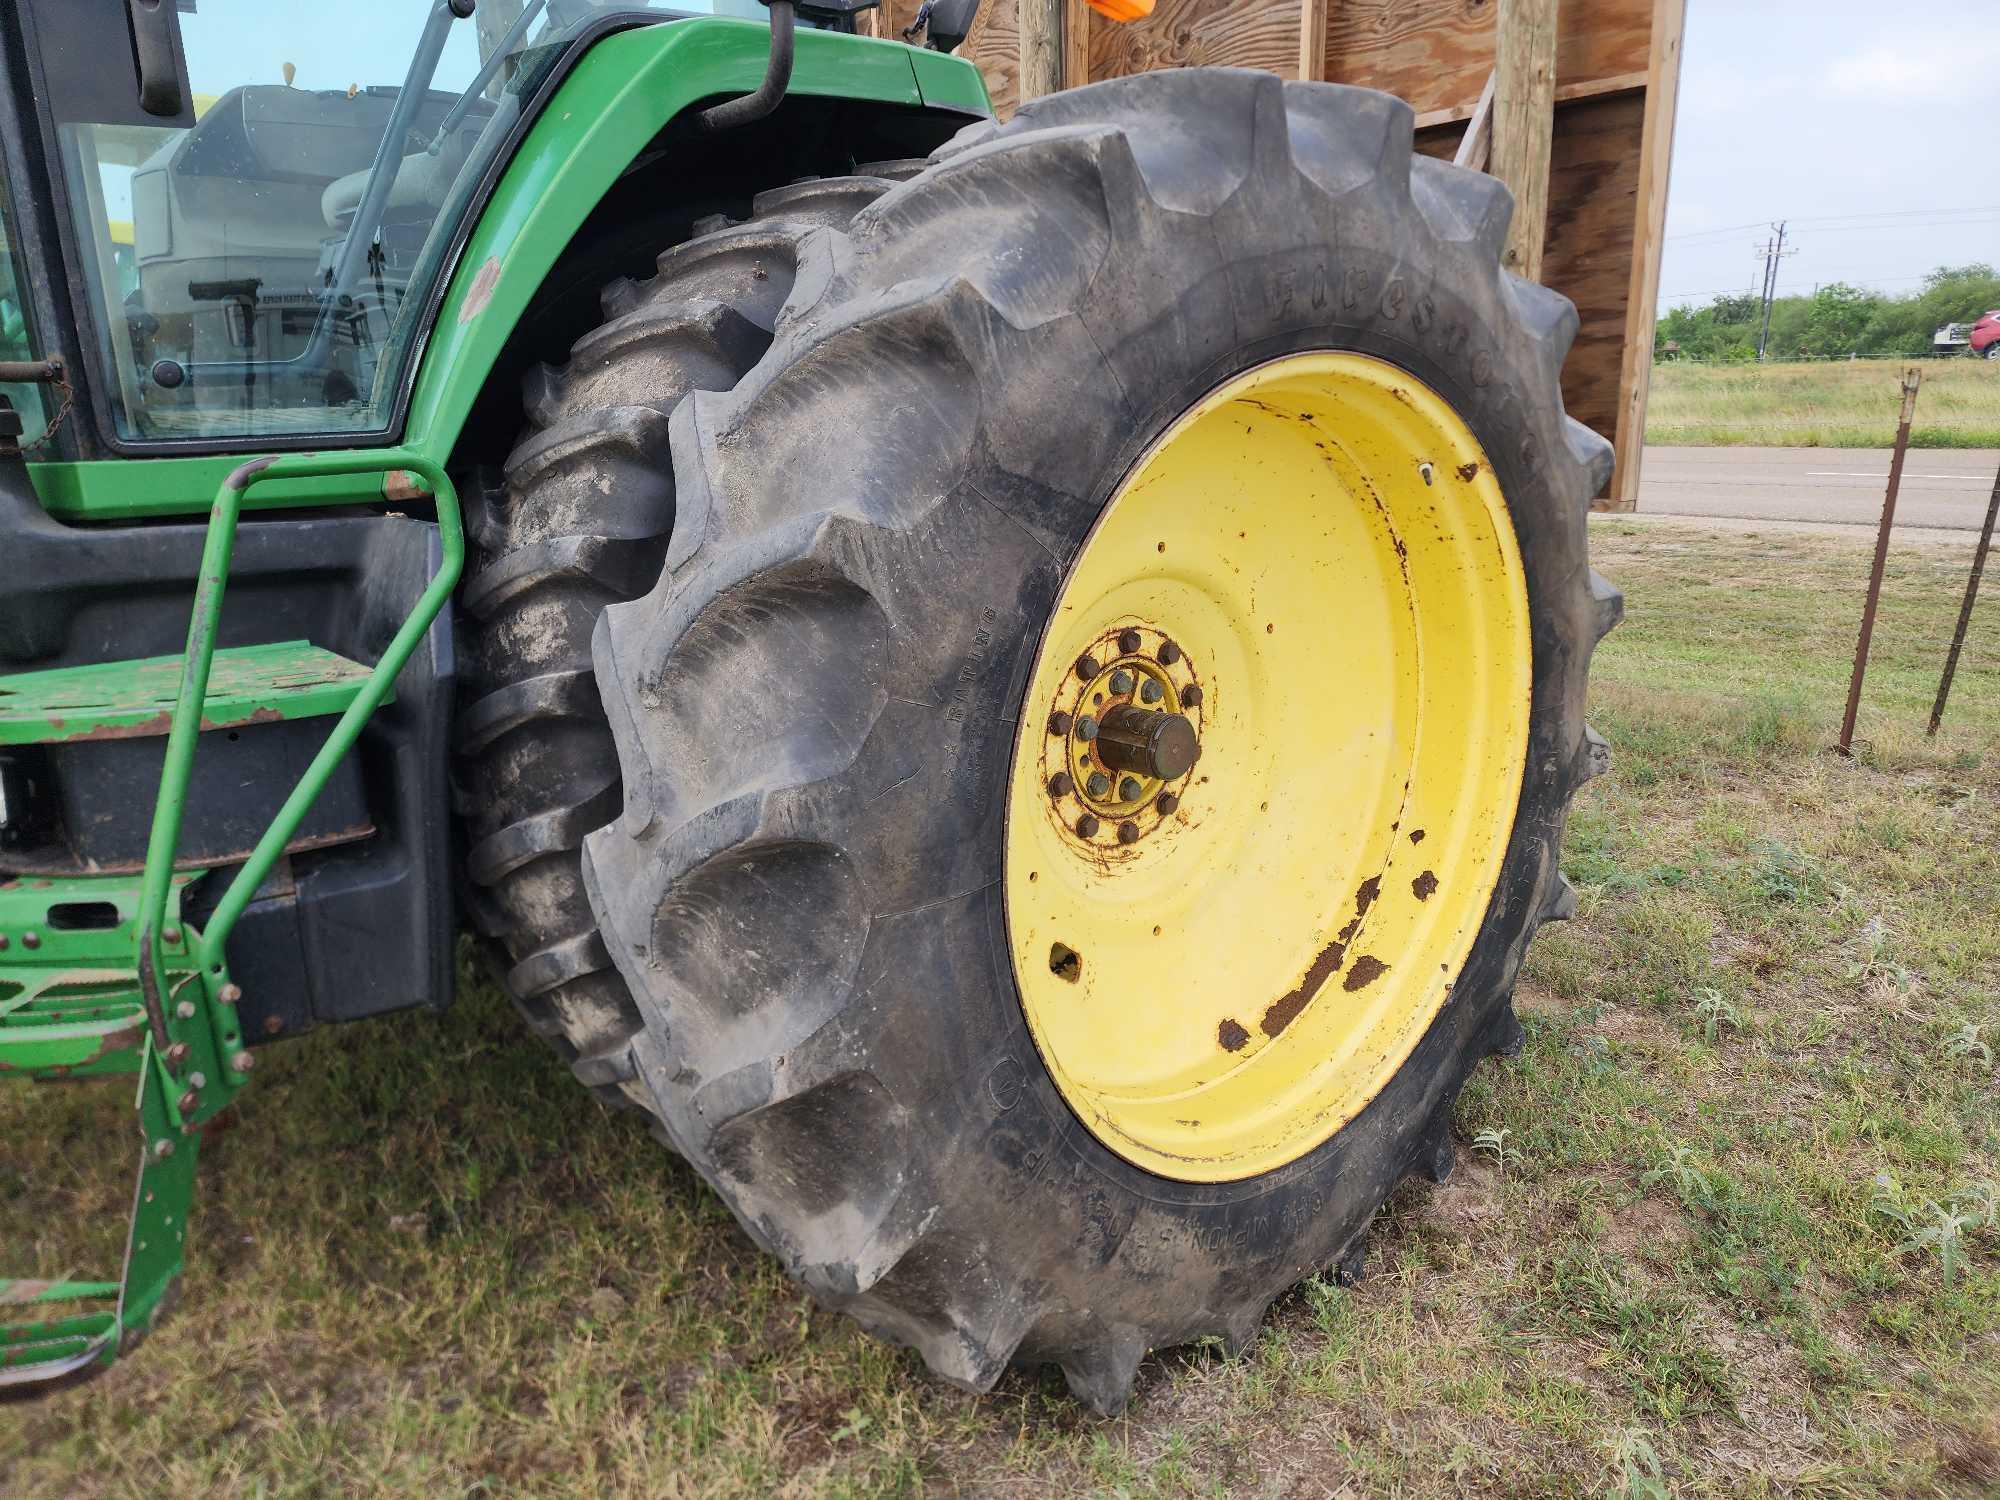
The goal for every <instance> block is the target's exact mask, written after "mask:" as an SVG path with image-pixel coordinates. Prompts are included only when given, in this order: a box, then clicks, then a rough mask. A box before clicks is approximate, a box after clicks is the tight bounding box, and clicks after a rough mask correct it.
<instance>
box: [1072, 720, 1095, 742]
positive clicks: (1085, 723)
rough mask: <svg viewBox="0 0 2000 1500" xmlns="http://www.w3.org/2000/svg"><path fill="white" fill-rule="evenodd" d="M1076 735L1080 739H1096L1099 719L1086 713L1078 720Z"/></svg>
mask: <svg viewBox="0 0 2000 1500" xmlns="http://www.w3.org/2000/svg"><path fill="white" fill-rule="evenodd" d="M1076 737H1077V738H1078V739H1080V740H1094V739H1096V738H1097V720H1095V719H1093V718H1092V717H1091V716H1090V715H1089V714H1085V715H1084V716H1083V717H1082V718H1080V719H1078V720H1077V721H1076Z"/></svg>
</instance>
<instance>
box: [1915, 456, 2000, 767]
mask: <svg viewBox="0 0 2000 1500" xmlns="http://www.w3.org/2000/svg"><path fill="white" fill-rule="evenodd" d="M1996 519H2000V473H1996V474H1994V476H1993V498H1992V499H1991V500H1988V501H1987V502H1986V525H1985V526H1984V527H1982V528H1981V530H1980V533H1979V545H1978V546H1977V547H1975V548H1974V549H1973V552H1972V576H1971V577H1970V578H1967V579H1966V580H1965V603H1963V604H1961V605H1960V606H1959V607H1958V629H1957V630H1955V631H1953V632H1952V637H1951V650H1950V651H1949V652H1948V653H1946V655H1945V659H1944V676H1943V678H1941V679H1940V680H1939V682H1938V695H1937V702H1935V703H1933V704H1932V705H1931V727H1930V728H1929V729H1927V730H1925V731H1924V732H1925V733H1926V734H1933V735H1934V734H1936V733H1937V732H1938V724H1939V723H1940V722H1941V721H1942V720H1943V719H1944V700H1945V699H1946V698H1948V697H1950V696H1951V679H1952V678H1953V677H1954V676H1955V675H1957V672H1958V653H1959V650H1960V648H1961V647H1963V646H1964V645H1965V629H1966V627H1967V626H1968V625H1970V624H1971V623H1972V606H1973V602H1974V601H1975V600H1977V599H1978V598H1979V578H1980V575H1981V574H1983V573H1984V572H1985V571H1986V553H1987V551H1988V549H1990V548H1991V547H1992V545H1993V523H1994V521H1995V520H1996Z"/></svg>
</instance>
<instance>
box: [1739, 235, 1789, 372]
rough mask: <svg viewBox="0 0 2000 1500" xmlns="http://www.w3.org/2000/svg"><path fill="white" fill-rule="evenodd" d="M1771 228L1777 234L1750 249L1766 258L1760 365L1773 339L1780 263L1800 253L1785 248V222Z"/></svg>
mask: <svg viewBox="0 0 2000 1500" xmlns="http://www.w3.org/2000/svg"><path fill="white" fill-rule="evenodd" d="M1771 228H1772V229H1774V230H1775V231H1777V232H1776V233H1775V234H1774V235H1773V236H1772V237H1771V238H1770V239H1768V240H1766V241H1765V242H1764V243H1763V244H1762V245H1752V246H1751V247H1750V250H1751V253H1752V254H1753V255H1761V256H1763V257H1764V321H1763V324H1762V326H1761V327H1760V328H1759V329H1758V330H1757V363H1758V364H1762V363H1763V362H1764V345H1765V344H1767V343H1768V342H1770V338H1771V303H1772V301H1773V299H1775V298H1776V296H1777V294H1778V262H1779V261H1781V260H1783V259H1784V258H1785V257H1786V256H1787V255H1797V254H1798V253H1799V252H1798V249H1797V247H1794V248H1792V249H1790V250H1787V249H1786V248H1785V221H1784V220H1780V221H1779V222H1777V223H1776V224H1773V225H1772V226H1771Z"/></svg>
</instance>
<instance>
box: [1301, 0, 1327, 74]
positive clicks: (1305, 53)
mask: <svg viewBox="0 0 2000 1500" xmlns="http://www.w3.org/2000/svg"><path fill="white" fill-rule="evenodd" d="M1326 5H1327V0H1299V77H1301V78H1303V79H1305V80H1306V82H1308V83H1318V82H1320V81H1322V80H1323V79H1324V78H1325V77H1326Z"/></svg>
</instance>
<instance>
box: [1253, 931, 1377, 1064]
mask: <svg viewBox="0 0 2000 1500" xmlns="http://www.w3.org/2000/svg"><path fill="white" fill-rule="evenodd" d="M1357 920H1358V919H1357ZM1346 956H1347V943H1346V941H1345V939H1337V940H1335V941H1334V942H1331V943H1328V944H1327V945H1326V946H1325V947H1324V948H1322V949H1320V950H1319V957H1317V958H1315V959H1314V960H1313V961H1312V967H1311V968H1309V969H1307V970H1306V977H1305V978H1303V979H1301V980H1300V981H1299V982H1298V984H1297V986H1296V987H1295V988H1293V989H1290V990H1287V991H1286V992H1285V993H1284V994H1282V995H1280V996H1279V997H1278V998H1277V999H1276V1000H1274V1001H1272V1002H1271V1008H1270V1009H1269V1010H1267V1011H1265V1012H1264V1019H1263V1020H1261V1021H1259V1022H1258V1023H1257V1029H1258V1030H1259V1031H1262V1032H1263V1033H1264V1035H1265V1036H1276V1035H1277V1034H1278V1033H1279V1032H1281V1031H1283V1030H1284V1029H1285V1028H1286V1027H1287V1026H1289V1025H1291V1024H1292V1021H1293V1019H1294V1018H1295V1017H1296V1016H1297V1015H1298V1013H1299V1012H1300V1011H1302V1010H1304V1009H1305V1008H1306V1003H1307V1002H1308V1001H1309V1000H1311V999H1312V997H1313V996H1314V995H1317V994H1318V993H1319V987H1320V986H1321V985H1323V984H1325V983H1326V982H1327V980H1328V979H1329V978H1331V977H1332V975H1333V974H1334V973H1335V972H1336V971H1337V970H1338V969H1339V968H1340V961H1341V959H1343V958H1344V957H1346Z"/></svg>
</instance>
